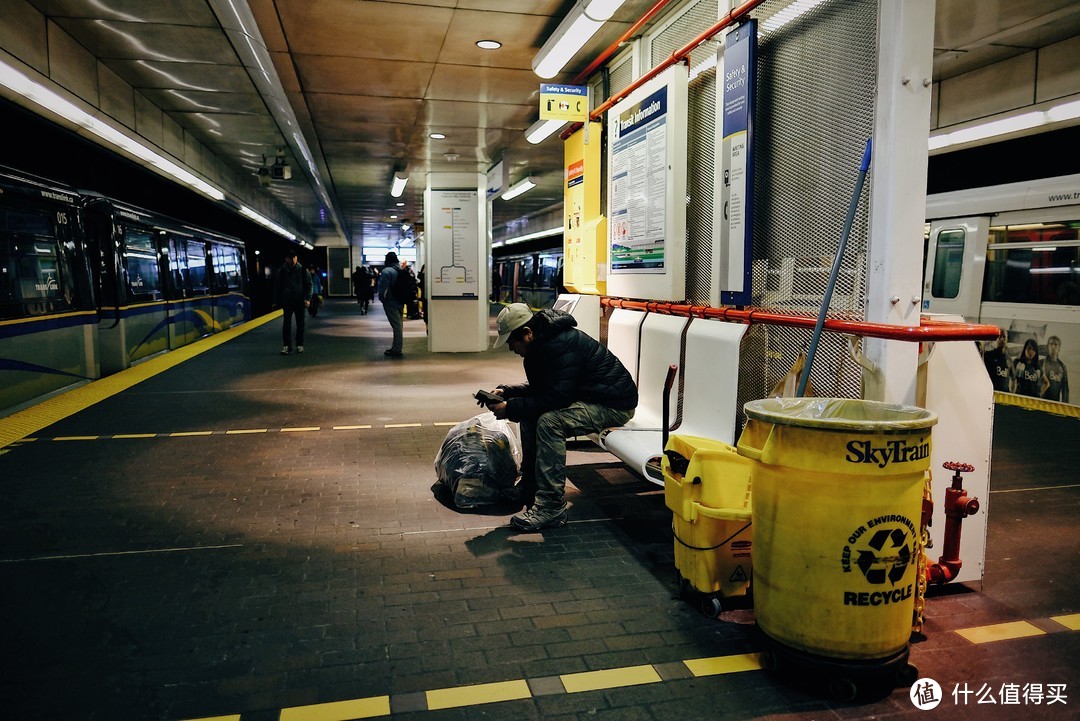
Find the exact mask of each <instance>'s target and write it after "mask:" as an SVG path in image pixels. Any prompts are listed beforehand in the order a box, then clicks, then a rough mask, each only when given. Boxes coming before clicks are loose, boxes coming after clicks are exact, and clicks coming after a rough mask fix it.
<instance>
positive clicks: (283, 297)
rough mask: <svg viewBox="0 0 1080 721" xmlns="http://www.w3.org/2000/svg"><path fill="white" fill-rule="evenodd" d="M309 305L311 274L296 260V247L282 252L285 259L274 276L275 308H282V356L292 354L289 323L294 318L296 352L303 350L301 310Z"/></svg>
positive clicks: (302, 317) (290, 325) (290, 323)
mask: <svg viewBox="0 0 1080 721" xmlns="http://www.w3.org/2000/svg"><path fill="white" fill-rule="evenodd" d="M309 305H311V276H310V275H309V274H308V272H307V271H306V270H305V269H304V267H303V266H302V265H300V264H299V263H297V262H296V248H289V250H288V251H286V253H285V262H284V263H283V264H282V265H281V267H280V268H279V269H278V272H277V276H276V277H275V278H274V307H275V308H281V311H282V313H281V319H282V323H281V343H282V346H281V355H289V354H290V353H292V350H293V346H292V323H293V319H294V318H295V320H296V352H297V353H303V352H304V309H305V308H307V307H308V306H309Z"/></svg>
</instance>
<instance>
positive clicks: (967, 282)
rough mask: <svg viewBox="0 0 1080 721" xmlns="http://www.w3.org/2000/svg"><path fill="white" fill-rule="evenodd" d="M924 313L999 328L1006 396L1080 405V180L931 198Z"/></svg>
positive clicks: (997, 379)
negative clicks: (1079, 381)
mask: <svg viewBox="0 0 1080 721" xmlns="http://www.w3.org/2000/svg"><path fill="white" fill-rule="evenodd" d="M926 216H927V235H926V239H925V240H926V263H925V276H924V288H923V309H924V311H926V312H929V313H948V314H956V315H961V316H963V317H964V318H965V319H967V320H972V321H978V322H980V323H990V324H994V325H997V326H998V327H999V328H1000V329H1001V335H1000V336H999V338H998V339H997V340H996V341H991V342H988V343H986V344H985V346H984V348H983V356H984V360H985V361H986V366H987V372H988V373H990V376H991V378H992V380H993V381H994V388H995V390H997V391H1000V392H1002V393H1010V394H1015V395H1020V396H1030V397H1037V398H1041V399H1045V400H1052V401H1058V402H1062V403H1069V404H1071V405H1078V404H1080V398H1078V397H1077V394H1076V393H1070V389H1069V378H1068V369H1069V368H1072V369H1073V373H1074V375H1075V373H1076V372H1077V368H1080V234H1078V233H1080V175H1069V176H1063V177H1058V178H1046V179H1042V180H1037V181H1030V182H1025V183H1010V184H1008V185H998V186H992V187H985V188H974V189H971V190H961V191H953V192H948V193H940V194H936V195H931V196H928V197H927V202H926Z"/></svg>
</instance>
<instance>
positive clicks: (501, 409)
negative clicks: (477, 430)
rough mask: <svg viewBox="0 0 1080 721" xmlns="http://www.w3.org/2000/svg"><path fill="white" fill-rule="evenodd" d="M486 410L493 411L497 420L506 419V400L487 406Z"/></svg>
mask: <svg viewBox="0 0 1080 721" xmlns="http://www.w3.org/2000/svg"><path fill="white" fill-rule="evenodd" d="M488 410H489V411H491V412H492V413H494V414H495V417H496V418H498V419H499V420H506V401H503V402H502V403H496V404H495V405H491V406H488Z"/></svg>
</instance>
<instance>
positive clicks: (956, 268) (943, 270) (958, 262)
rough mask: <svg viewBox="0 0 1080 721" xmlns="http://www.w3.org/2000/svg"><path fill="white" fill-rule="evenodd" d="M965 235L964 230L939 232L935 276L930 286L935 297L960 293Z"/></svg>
mask: <svg viewBox="0 0 1080 721" xmlns="http://www.w3.org/2000/svg"><path fill="white" fill-rule="evenodd" d="M965 235H966V234H965V232H964V231H963V230H943V231H941V232H940V233H938V237H937V249H936V251H935V252H934V277H933V279H932V282H931V286H930V292H931V294H933V296H934V297H935V298H955V297H956V296H958V295H959V294H960V277H961V270H962V268H963V267H964V236H965Z"/></svg>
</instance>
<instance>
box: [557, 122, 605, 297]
mask: <svg viewBox="0 0 1080 721" xmlns="http://www.w3.org/2000/svg"><path fill="white" fill-rule="evenodd" d="M602 127H603V126H602V124H601V123H586V124H585V125H584V126H583V127H582V128H580V129H579V130H578V131H577V132H575V133H574V134H573V135H571V136H570V137H569V138H567V139H566V143H565V144H564V146H563V158H564V162H563V177H564V180H565V182H564V184H563V209H564V213H565V217H564V218H563V223H564V233H563V285H565V286H566V288H567V289H568V290H570V291H572V292H574V293H583V294H601V295H602V294H603V293H604V292H605V286H606V281H607V223H606V220H605V218H604V217H603V216H602V215H601V214H600V131H601V128H602Z"/></svg>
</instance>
